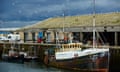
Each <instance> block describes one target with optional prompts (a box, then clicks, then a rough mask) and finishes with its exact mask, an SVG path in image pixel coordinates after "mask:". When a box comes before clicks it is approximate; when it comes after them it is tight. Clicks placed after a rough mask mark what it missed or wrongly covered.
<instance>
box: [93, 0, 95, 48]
mask: <svg viewBox="0 0 120 72" xmlns="http://www.w3.org/2000/svg"><path fill="white" fill-rule="evenodd" d="M95 20H96V19H95V0H93V48H95V45H96V44H95V40H96V38H95V30H96V29H95Z"/></svg>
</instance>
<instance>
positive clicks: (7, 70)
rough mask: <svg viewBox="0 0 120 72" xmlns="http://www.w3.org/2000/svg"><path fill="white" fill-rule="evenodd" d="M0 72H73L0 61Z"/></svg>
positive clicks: (40, 65)
mask: <svg viewBox="0 0 120 72" xmlns="http://www.w3.org/2000/svg"><path fill="white" fill-rule="evenodd" d="M0 72H73V71H69V70H63V69H57V68H53V67H46V66H45V65H43V64H40V63H35V62H31V63H24V64H18V63H8V62H2V61H0Z"/></svg>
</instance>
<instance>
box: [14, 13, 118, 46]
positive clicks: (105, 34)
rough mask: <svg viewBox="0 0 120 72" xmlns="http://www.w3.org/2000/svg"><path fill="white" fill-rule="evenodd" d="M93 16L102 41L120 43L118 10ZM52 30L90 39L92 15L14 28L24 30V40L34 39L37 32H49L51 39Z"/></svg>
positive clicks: (55, 19)
mask: <svg viewBox="0 0 120 72" xmlns="http://www.w3.org/2000/svg"><path fill="white" fill-rule="evenodd" d="M95 17H96V18H95V19H96V22H95V23H96V27H95V28H96V31H97V33H99V35H100V36H101V38H102V39H103V41H104V42H106V43H109V44H110V45H120V12H115V13H105V14H96V15H95ZM51 31H52V32H51ZM54 31H56V32H59V31H60V32H61V31H64V32H72V34H73V36H74V39H76V40H79V41H87V40H90V39H91V37H92V32H93V15H81V16H65V17H55V18H49V19H46V20H44V21H40V22H38V23H35V24H33V25H31V26H26V27H23V28H21V29H18V30H16V32H24V33H23V35H24V36H22V37H23V38H22V39H24V41H26V40H34V41H35V40H36V39H37V35H38V32H46V33H47V35H48V33H51V34H52V37H51V40H53V39H55V33H54ZM49 36H50V35H49ZM76 37H77V38H76Z"/></svg>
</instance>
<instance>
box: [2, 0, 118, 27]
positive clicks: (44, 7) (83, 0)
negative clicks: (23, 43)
mask: <svg viewBox="0 0 120 72" xmlns="http://www.w3.org/2000/svg"><path fill="white" fill-rule="evenodd" d="M92 12H93V0H0V27H2V28H3V27H23V26H25V25H30V24H34V23H36V22H38V21H42V20H44V19H47V18H50V17H58V16H62V15H63V13H65V15H66V16H72V15H83V14H92ZM109 12H120V0H96V13H109Z"/></svg>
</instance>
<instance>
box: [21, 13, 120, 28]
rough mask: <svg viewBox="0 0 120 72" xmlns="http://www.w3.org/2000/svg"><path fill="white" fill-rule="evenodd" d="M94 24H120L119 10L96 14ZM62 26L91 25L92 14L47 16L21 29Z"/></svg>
mask: <svg viewBox="0 0 120 72" xmlns="http://www.w3.org/2000/svg"><path fill="white" fill-rule="evenodd" d="M95 17H96V26H120V12H116V13H105V14H96V15H95ZM63 25H64V27H82V26H92V25H93V15H92V14H91V15H90V14H89V15H81V16H66V17H56V18H49V19H46V20H44V21H42V22H38V23H36V24H34V25H32V26H27V27H24V28H21V29H31V28H40V29H44V28H62V27H63Z"/></svg>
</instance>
